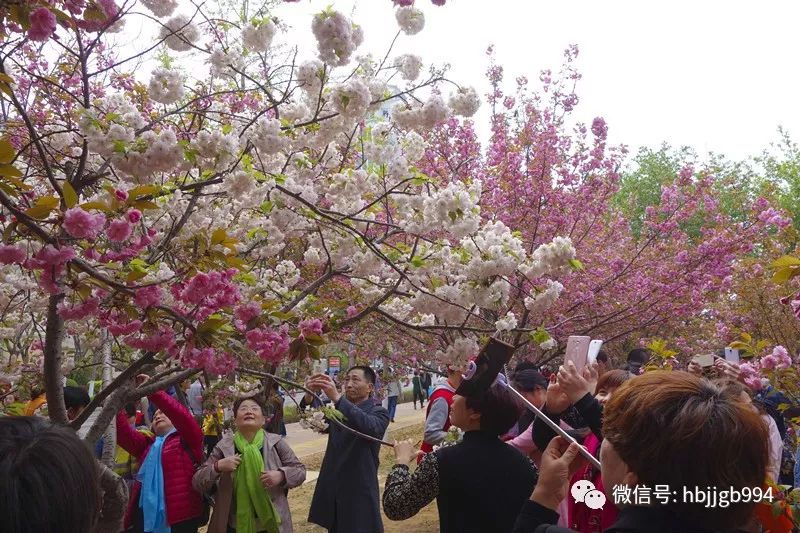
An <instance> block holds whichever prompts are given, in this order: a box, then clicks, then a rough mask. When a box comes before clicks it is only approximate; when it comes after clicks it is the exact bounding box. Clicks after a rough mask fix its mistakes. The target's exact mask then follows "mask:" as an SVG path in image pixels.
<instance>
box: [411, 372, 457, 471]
mask: <svg viewBox="0 0 800 533" xmlns="http://www.w3.org/2000/svg"><path fill="white" fill-rule="evenodd" d="M447 384H448V385H449V386H451V387H452V385H450V382H449V381H448V382H447ZM454 395H455V392H453V391H452V390H450V389H449V388H447V387H439V388H437V389H436V390H434V391H433V393H432V394H431V397H430V398H428V409H427V410H426V411H425V418H426V419H427V418H428V415H429V414H430V413H431V406H432V405H433V402H435V401H436V400H438V399H439V398H444V399H445V401H446V402H447V410H448V412H449V410H450V406H451V405H453V396H454ZM450 425H451V424H450V417H449V416H448V417H447V420H445V422H444V427H443V428H442V431H447V430H448V429H450ZM420 450H422V451H423V452H425V453H431V452H432V451H433V445H431V444H428V443H427V442H423V443H422V446H420ZM423 457H424V455H422V454H420V455H419V456H418V457H417V464H419V463H420V462H421V461H422V458H423Z"/></svg>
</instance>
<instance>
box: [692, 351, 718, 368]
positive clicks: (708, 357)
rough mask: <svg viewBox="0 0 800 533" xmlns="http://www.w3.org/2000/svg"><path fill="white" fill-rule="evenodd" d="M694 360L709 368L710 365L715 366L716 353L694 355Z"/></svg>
mask: <svg viewBox="0 0 800 533" xmlns="http://www.w3.org/2000/svg"><path fill="white" fill-rule="evenodd" d="M694 362H695V363H697V364H698V365H700V366H702V367H703V368H708V367H710V366H714V354H713V353H704V354H700V355H695V356H694Z"/></svg>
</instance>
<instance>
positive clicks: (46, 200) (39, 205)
mask: <svg viewBox="0 0 800 533" xmlns="http://www.w3.org/2000/svg"><path fill="white" fill-rule="evenodd" d="M58 204H59V200H58V198H56V197H55V196H43V197H41V198H39V199H38V200H36V202H35V203H34V205H33V207H31V208H30V209H28V210H27V211H25V214H26V215H28V216H29V217H31V218H37V219H43V218H47V216H48V215H49V214H50V212H51V211H52V210H53V209H56V208H57V207H58Z"/></svg>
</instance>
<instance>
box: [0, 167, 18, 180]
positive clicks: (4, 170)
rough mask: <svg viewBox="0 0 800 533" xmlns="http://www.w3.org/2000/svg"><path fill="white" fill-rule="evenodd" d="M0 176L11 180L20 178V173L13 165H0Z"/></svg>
mask: <svg viewBox="0 0 800 533" xmlns="http://www.w3.org/2000/svg"><path fill="white" fill-rule="evenodd" d="M0 176H9V177H12V178H21V177H22V172H20V171H19V169H18V168H17V167H15V166H14V165H5V164H4V165H0Z"/></svg>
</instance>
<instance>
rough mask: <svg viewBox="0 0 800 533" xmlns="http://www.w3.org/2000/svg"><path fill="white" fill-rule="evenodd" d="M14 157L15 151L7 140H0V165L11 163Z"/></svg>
mask: <svg viewBox="0 0 800 533" xmlns="http://www.w3.org/2000/svg"><path fill="white" fill-rule="evenodd" d="M15 155H17V151H16V150H15V149H14V147H13V146H12V145H11V143H10V142H8V139H0V163H2V164H4V165H6V164H9V163H11V162H12V161H13V160H14V156H15Z"/></svg>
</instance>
